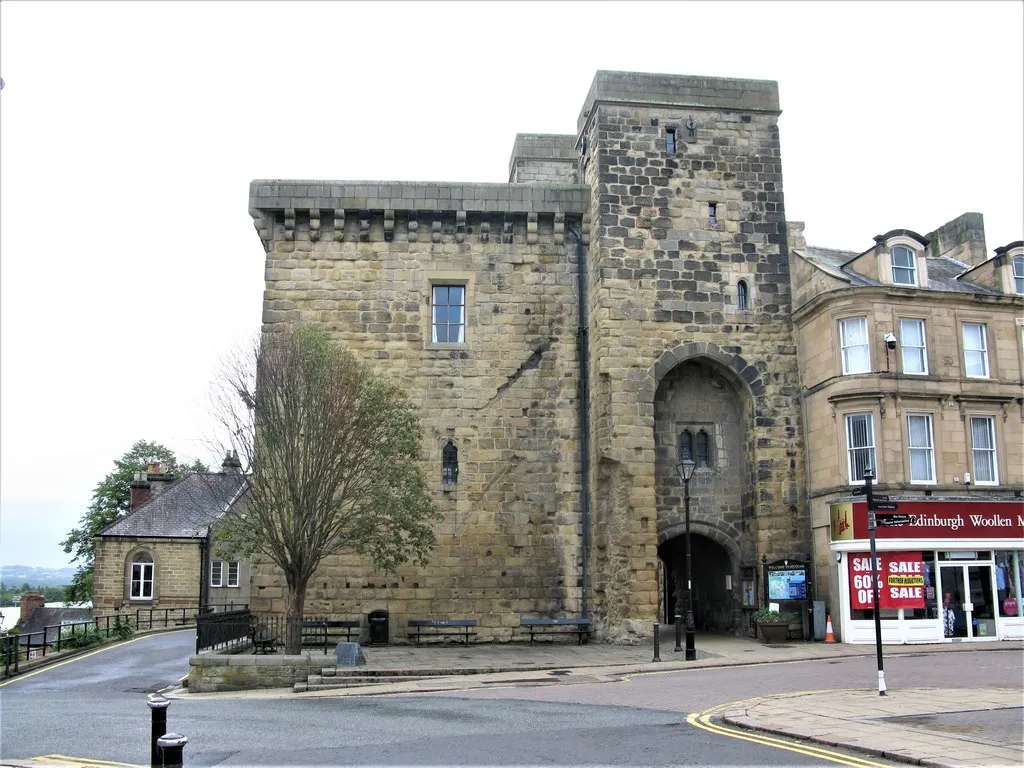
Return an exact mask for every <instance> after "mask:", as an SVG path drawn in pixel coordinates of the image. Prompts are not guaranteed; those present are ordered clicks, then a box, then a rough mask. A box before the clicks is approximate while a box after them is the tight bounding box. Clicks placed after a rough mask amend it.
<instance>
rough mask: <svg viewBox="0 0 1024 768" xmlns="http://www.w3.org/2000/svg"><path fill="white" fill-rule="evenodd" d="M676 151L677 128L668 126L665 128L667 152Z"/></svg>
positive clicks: (671, 153) (673, 152) (672, 152)
mask: <svg viewBox="0 0 1024 768" xmlns="http://www.w3.org/2000/svg"><path fill="white" fill-rule="evenodd" d="M675 153H676V129H675V128H666V129H665V154H667V155H674V154H675Z"/></svg>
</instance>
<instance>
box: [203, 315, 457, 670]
mask: <svg viewBox="0 0 1024 768" xmlns="http://www.w3.org/2000/svg"><path fill="white" fill-rule="evenodd" d="M215 407H216V409H217V410H216V415H217V417H218V418H219V420H220V421H221V422H222V423H223V425H224V426H225V428H226V429H227V431H228V432H229V434H231V435H232V442H233V444H234V445H235V446H237V448H236V449H235V450H237V451H238V452H239V454H240V456H239V458H240V459H241V460H242V462H243V464H244V465H245V466H246V467H248V468H249V473H248V474H247V475H246V478H247V486H248V488H247V494H246V497H245V501H244V503H242V504H240V505H239V508H238V510H237V511H236V512H234V513H232V514H230V515H227V516H226V517H225V518H224V519H223V520H222V529H221V531H220V532H219V534H218V538H219V539H220V546H221V547H227V548H231V549H233V550H234V551H236V552H244V553H247V554H259V555H262V556H265V557H266V558H267V559H269V560H270V561H271V562H273V563H274V564H275V565H277V567H278V568H280V569H281V572H282V573H283V575H284V579H285V583H286V584H287V597H286V601H285V616H286V618H287V626H288V635H287V640H286V650H287V652H288V653H298V652H299V650H300V645H301V638H300V633H299V625H300V620H301V619H302V616H303V611H304V607H305V599H306V585H307V584H308V582H309V580H310V578H311V577H312V576H313V574H314V572H315V571H316V569H317V568H318V567H319V566H320V563H321V561H322V560H323V559H324V558H325V557H328V556H331V555H335V554H339V553H341V552H343V551H355V552H358V553H360V554H366V555H369V557H370V558H371V560H372V562H373V564H374V565H375V566H376V567H377V568H378V569H379V570H382V571H393V570H395V569H397V568H398V566H399V565H401V564H403V563H405V562H408V561H410V560H412V561H415V562H421V563H422V562H425V561H426V559H427V557H428V556H429V553H430V551H431V549H432V548H433V545H434V532H433V524H434V523H435V522H436V521H438V520H439V519H440V517H441V516H440V513H439V512H438V509H437V505H436V504H435V503H434V502H433V500H432V499H431V497H430V494H429V492H428V490H427V485H426V480H425V478H424V474H423V467H422V464H421V462H420V441H421V429H420V424H419V419H418V417H417V415H416V413H415V409H414V407H413V405H412V403H411V402H410V400H409V399H408V397H407V396H406V394H405V393H404V392H403V391H402V390H401V389H399V388H398V387H397V386H396V385H395V384H393V383H391V382H389V381H388V380H386V379H385V378H383V377H381V376H380V375H378V374H376V373H374V372H373V371H372V370H371V369H370V368H369V367H368V366H367V365H366V364H364V363H362V362H360V361H359V360H358V359H357V358H356V357H355V356H354V355H352V354H351V353H349V352H348V351H346V350H345V349H343V348H342V347H340V346H338V345H336V344H333V343H332V342H331V340H330V337H329V336H328V335H327V334H326V333H325V332H324V331H322V330H319V329H314V328H311V327H307V326H301V327H298V328H295V329H283V330H276V329H275V331H274V332H273V333H268V334H264V336H263V337H262V339H261V341H259V342H257V343H256V344H255V345H254V347H253V349H252V350H251V351H250V352H248V353H243V354H241V355H239V356H237V357H236V358H235V359H233V360H231V361H229V363H228V366H227V368H226V370H225V372H224V374H223V378H222V380H221V381H220V382H219V386H217V387H216V388H215Z"/></svg>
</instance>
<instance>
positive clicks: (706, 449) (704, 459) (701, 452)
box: [694, 429, 711, 467]
mask: <svg viewBox="0 0 1024 768" xmlns="http://www.w3.org/2000/svg"><path fill="white" fill-rule="evenodd" d="M694 453H696V455H697V459H696V461H697V466H698V467H710V466H711V440H710V439H709V438H708V433H707V432H706V431H705V430H703V429H702V430H700V431H699V432H698V433H697V436H696V438H695V440H694Z"/></svg>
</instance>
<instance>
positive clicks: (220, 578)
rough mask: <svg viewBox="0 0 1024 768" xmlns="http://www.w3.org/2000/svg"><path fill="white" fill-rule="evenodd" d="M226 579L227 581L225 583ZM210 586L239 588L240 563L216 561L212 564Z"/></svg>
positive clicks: (235, 561)
mask: <svg viewBox="0 0 1024 768" xmlns="http://www.w3.org/2000/svg"><path fill="white" fill-rule="evenodd" d="M225 579H227V580H226V581H225ZM210 586H211V587H237V586H238V561H237V560H228V561H224V560H214V561H213V562H212V563H210Z"/></svg>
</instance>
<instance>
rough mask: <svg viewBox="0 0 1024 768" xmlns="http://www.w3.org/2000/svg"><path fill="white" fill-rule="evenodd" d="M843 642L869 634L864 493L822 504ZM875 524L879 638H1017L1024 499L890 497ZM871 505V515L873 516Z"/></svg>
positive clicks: (1021, 628) (1022, 611)
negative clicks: (895, 511) (894, 517)
mask: <svg viewBox="0 0 1024 768" xmlns="http://www.w3.org/2000/svg"><path fill="white" fill-rule="evenodd" d="M830 512H831V523H832V543H831V549H832V553H833V556H834V560H835V561H836V563H837V566H838V569H839V572H838V586H839V590H838V605H836V604H833V606H832V608H831V610H832V611H834V613H833V614H832V617H833V621H835V619H836V617H837V615H838V618H839V634H840V638H841V639H842V642H844V643H874V642H875V624H874V617H875V614H874V611H875V606H874V593H873V590H872V588H871V571H872V569H871V555H870V541H869V533H868V510H867V503H866V502H863V501H855V502H841V503H835V504H831V505H830ZM899 514H900V519H902V520H904V522H902V523H900V524H896V525H881V524H880V525H878V527H877V528H876V531H875V543H876V551H877V554H878V559H877V563H876V565H877V572H878V602H879V605H878V610H879V618H880V619H881V627H882V642H883V643H885V644H906V643H939V642H953V641H978V642H984V641H995V640H1021V639H1024V593H1022V584H1024V502H1020V501H930V500H915V501H906V500H900V501H899ZM883 519H884V518H883V517H882V515H879V520H880V521H881V520H883Z"/></svg>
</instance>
